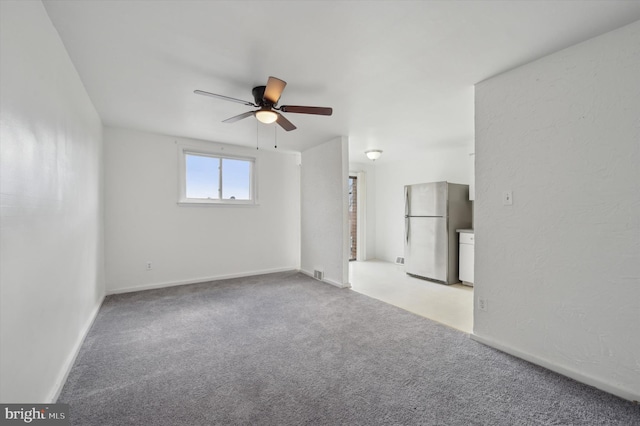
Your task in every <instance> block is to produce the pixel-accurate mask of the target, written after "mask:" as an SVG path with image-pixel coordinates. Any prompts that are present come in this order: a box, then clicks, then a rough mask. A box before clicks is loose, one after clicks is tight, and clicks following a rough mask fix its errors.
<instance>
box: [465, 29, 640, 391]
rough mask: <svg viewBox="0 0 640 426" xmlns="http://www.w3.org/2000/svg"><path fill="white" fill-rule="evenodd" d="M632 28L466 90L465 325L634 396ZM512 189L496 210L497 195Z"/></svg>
mask: <svg viewBox="0 0 640 426" xmlns="http://www.w3.org/2000/svg"><path fill="white" fill-rule="evenodd" d="M639 40H640V22H636V23H634V24H631V25H629V26H626V27H623V28H622V29H619V30H616V31H613V32H610V33H607V34H605V35H603V36H600V37H597V38H594V39H591V40H588V41H586V42H584V43H581V44H578V45H576V46H573V47H570V48H568V49H565V50H562V51H560V52H557V53H555V54H553V55H550V56H547V57H544V58H542V59H540V60H537V61H535V62H532V63H530V64H527V65H525V66H522V67H519V68H517V69H514V70H512V71H509V72H507V73H505V74H502V75H499V76H496V77H494V78H491V79H489V80H487V81H485V82H482V83H480V84H478V85H477V87H476V183H477V188H476V191H477V192H476V206H475V207H476V211H475V212H476V217H475V228H476V246H475V248H476V282H475V297H476V298H478V297H482V298H486V299H487V300H488V310H487V311H486V312H483V311H479V310H478V309H476V310H475V315H474V321H475V324H474V333H475V334H476V335H477V336H479V337H480V338H483V339H485V340H486V341H488V342H490V343H493V344H495V345H497V346H500V347H503V348H505V349H508V350H511V351H513V352H516V353H518V354H520V355H521V356H524V357H528V358H529V359H531V360H534V361H535V362H539V363H541V364H543V365H546V366H548V367H550V368H553V369H555V370H558V371H561V372H563V373H565V374H568V375H572V376H573V377H576V378H578V379H579V380H582V381H586V382H588V383H590V384H593V385H596V386H598V387H600V388H603V389H605V390H608V391H610V392H614V393H616V394H618V395H621V396H623V397H626V398H629V399H640V339H639V338H638V336H640V167H638V165H639V164H640V151H639V149H640V123H639V120H640V42H639ZM505 190H512V191H513V205H512V206H504V205H503V204H502V201H501V194H502V191H505Z"/></svg>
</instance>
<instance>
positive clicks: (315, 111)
mask: <svg viewBox="0 0 640 426" xmlns="http://www.w3.org/2000/svg"><path fill="white" fill-rule="evenodd" d="M286 85H287V83H286V82H285V81H284V80H280V79H279V78H276V77H269V80H268V81H267V85H266V86H256V87H254V88H253V90H252V91H251V93H252V94H253V99H254V102H249V101H243V100H242V99H236V98H231V97H229V96H224V95H218V94H216V93H210V92H205V91H203V90H194V93H195V94H197V95H204V96H210V97H212V98H217V99H222V100H224V101H231V102H237V103H240V104H243V105H247V106H252V107H257V108H260V109H259V110H257V111H248V112H245V113H242V114H240V115H236V116H234V117H231V118H227V119H226V120H223V123H234V122H236V121H238V120H242V119H243V118H247V117H250V116H252V115H253V116H255V117H256V118H257V119H258V121H260V122H262V123H265V124H271V123H274V122H275V123H278V124H279V125H280V127H282V128H283V129H284V130H286V131H287V132H289V131H291V130H294V129H296V126H294V125H293V123H292V122H290V121H289V120H287V119H286V118H285V117H284V116H283V115H282V114H280V113H279V112H278V111H282V112H287V113H289V112H291V113H295V114H312V115H331V114H333V109H332V108H329V107H314V106H298V105H282V106H281V107H278V101H279V100H280V96H281V95H282V91H283V90H284V88H285V86H286Z"/></svg>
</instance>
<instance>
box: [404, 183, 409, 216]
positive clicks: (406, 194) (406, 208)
mask: <svg viewBox="0 0 640 426" xmlns="http://www.w3.org/2000/svg"><path fill="white" fill-rule="evenodd" d="M409 208H410V205H409V187H408V186H405V187H404V215H405V217H406V216H409Z"/></svg>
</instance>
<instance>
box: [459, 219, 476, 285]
mask: <svg viewBox="0 0 640 426" xmlns="http://www.w3.org/2000/svg"><path fill="white" fill-rule="evenodd" d="M473 240H474V235H473V233H470V232H460V270H459V272H458V277H459V278H460V281H462V283H463V284H467V285H473V265H474V245H473Z"/></svg>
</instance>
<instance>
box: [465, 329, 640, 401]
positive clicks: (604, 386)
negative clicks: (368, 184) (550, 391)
mask: <svg viewBox="0 0 640 426" xmlns="http://www.w3.org/2000/svg"><path fill="white" fill-rule="evenodd" d="M470 336H471V338H472V339H473V340H475V341H478V342H480V343H482V344H485V345H487V346H491V347H492V348H495V349H498V350H500V351H502V352H506V353H508V354H510V355H513V356H516V357H518V358H521V359H524V360H525V361H529V362H531V363H533V364H537V365H539V366H541V367H544V368H547V369H549V370H551V371H555V372H556V373H558V374H562V375H563V376H567V377H570V378H572V379H574V380H576V381H578V382H581V383H585V384H587V385H589V386H593V387H594V388H598V389H600V390H603V391H605V392H608V393H610V394H613V395H616V396H619V397H620V398H623V399H626V400H629V401H633V402H636V403H637V401H640V394H638V393H635V392H634V391H632V390H630V389H625V388H622V387H620V386H616V385H615V384H611V383H608V382H605V381H603V380H601V379H598V378H596V377H592V376H589V375H587V374H584V373H581V372H579V371H575V370H572V369H570V368H566V367H562V366H560V365H557V364H555V363H553V362H550V361H548V360H546V359H543V358H540V357H537V356H535V355H532V354H529V353H527V352H522V351H520V350H518V349H514V348H512V347H511V346H508V345H505V344H502V343H499V342H496V341H495V340H493V339H490V338H487V337H483V336H478V335H477V334H474V333H472V334H471V335H470Z"/></svg>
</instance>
